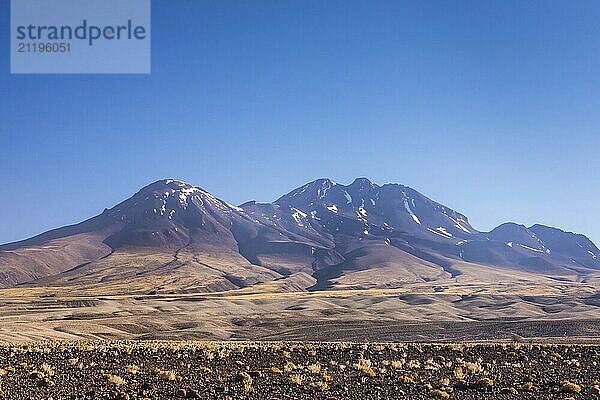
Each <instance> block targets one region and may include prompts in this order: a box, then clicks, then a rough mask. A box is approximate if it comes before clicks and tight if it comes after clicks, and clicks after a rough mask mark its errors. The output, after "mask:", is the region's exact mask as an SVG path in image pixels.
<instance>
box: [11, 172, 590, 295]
mask: <svg viewBox="0 0 600 400" xmlns="http://www.w3.org/2000/svg"><path fill="white" fill-rule="evenodd" d="M478 270H486V271H489V270H494V271H496V273H497V274H500V275H502V276H506V277H510V276H511V273H512V272H515V273H517V272H518V273H519V274H536V275H541V276H548V277H552V278H557V277H558V278H560V279H584V277H585V276H586V275H589V274H594V273H596V274H597V273H598V271H599V270H600V251H599V250H598V248H597V247H596V246H595V245H594V244H593V243H592V242H591V241H590V240H589V239H588V238H586V237H585V236H583V235H578V234H573V233H568V232H564V231H562V230H560V229H557V228H550V227H547V226H543V225H534V226H532V227H529V228H527V227H525V226H522V225H517V224H514V223H506V224H503V225H501V226H499V227H497V228H495V229H493V230H492V231H491V232H480V231H477V230H476V229H475V228H473V226H471V224H470V223H469V220H468V218H467V217H466V216H465V215H463V214H461V213H459V212H457V211H454V210H452V209H450V208H448V207H446V206H444V205H442V204H440V203H437V202H435V201H433V200H431V199H429V198H428V197H426V196H424V195H423V194H421V193H419V192H417V191H416V190H414V189H412V188H410V187H408V186H403V185H399V184H385V185H378V184H375V183H373V182H371V181H370V180H369V179H367V178H358V179H356V180H355V181H354V182H352V183H351V184H349V185H342V184H338V183H336V182H334V181H332V180H331V179H326V178H324V179H318V180H315V181H313V182H310V183H307V184H305V185H303V186H301V187H299V188H297V189H295V190H292V191H291V192H289V193H288V194H285V195H284V196H282V197H280V198H279V199H277V200H276V201H274V202H273V203H257V202H247V203H245V204H243V205H241V206H239V207H237V206H233V205H231V204H229V203H227V202H225V201H223V200H220V199H218V198H217V197H215V196H213V195H212V194H210V193H209V192H207V191H206V190H203V189H202V188H200V187H196V186H193V185H190V184H188V183H186V182H183V181H180V180H176V179H165V180H160V181H157V182H154V183H152V184H150V185H148V186H146V187H144V188H142V189H141V190H140V191H138V192H137V193H136V194H134V195H133V196H132V197H131V198H129V199H127V200H125V201H123V202H122V203H120V204H118V205H116V206H114V207H112V208H110V209H107V210H105V211H104V212H103V213H101V214H100V215H98V216H96V217H93V218H91V219H89V220H86V221H84V222H81V223H80V224H77V225H72V226H68V227H64V228H59V229H55V230H52V231H49V232H46V233H43V234H41V235H38V236H36V237H33V238H31V239H27V240H24V241H21V242H16V243H10V244H6V245H3V246H0V285H2V286H5V287H8V286H13V285H17V284H29V285H70V284H75V283H78V284H86V285H108V284H109V283H110V282H113V281H119V280H124V279H128V280H130V281H131V290H132V291H134V292H135V291H148V290H152V291H175V292H181V291H214V290H228V289H234V288H243V287H248V286H253V285H257V284H272V285H274V287H276V290H317V289H328V288H356V287H398V286H401V285H402V284H403V283H414V282H439V283H443V282H444V281H448V280H452V279H457V277H458V276H461V275H464V274H476V273H477V271H478ZM507 279H508V278H507Z"/></svg>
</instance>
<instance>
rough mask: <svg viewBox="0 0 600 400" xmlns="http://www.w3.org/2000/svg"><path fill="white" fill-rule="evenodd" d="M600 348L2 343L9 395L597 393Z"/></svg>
mask: <svg viewBox="0 0 600 400" xmlns="http://www.w3.org/2000/svg"><path fill="white" fill-rule="evenodd" d="M599 357H600V348H599V347H598V346H582V345H560V346H557V345H524V344H515V343H513V344H485V345H484V344H477V345H465V344H446V345H424V344H389V343H382V344H377V343H371V344H360V343H349V342H339V343H294V342H270V343H264V342H263V343H257V342H193V341H186V342H181V341H175V342H130V341H121V342H107V341H103V342H70V343H63V342H45V343H41V344H40V343H38V344H28V345H3V346H0V382H1V383H0V385H1V386H0V387H1V389H2V393H3V396H6V397H7V398H10V399H32V398H33V399H49V398H52V399H115V400H116V399H182V398H200V399H272V400H275V399H328V400H334V399H384V398H385V399H392V398H393V399H448V398H452V399H514V398H519V399H589V398H596V397H597V396H598V394H599V393H600V387H599V386H598V385H599V384H600V382H599V381H598V374H599V373H600V366H599V365H598V359H599Z"/></svg>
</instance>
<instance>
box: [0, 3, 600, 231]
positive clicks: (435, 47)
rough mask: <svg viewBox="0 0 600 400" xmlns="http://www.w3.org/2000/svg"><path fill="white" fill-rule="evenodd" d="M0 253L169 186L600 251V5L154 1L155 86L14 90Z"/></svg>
mask: <svg viewBox="0 0 600 400" xmlns="http://www.w3.org/2000/svg"><path fill="white" fill-rule="evenodd" d="M8 24H9V7H8V1H7V0H1V1H0V39H1V40H0V54H2V57H0V121H1V122H0V138H1V139H2V140H1V146H0V182H1V185H0V187H1V189H0V221H2V223H1V224H0V242H2V243H4V242H8V241H13V240H17V239H22V238H25V237H28V236H31V235H34V234H37V233H40V232H42V231H44V230H47V229H50V228H54V227H58V226H61V225H65V224H70V223H74V222H78V221H81V220H83V219H85V218H88V217H91V216H93V215H95V214H97V213H99V212H101V211H102V210H103V208H104V207H111V206H113V205H114V204H116V203H117V202H119V201H121V200H123V199H125V198H127V197H129V196H130V195H131V194H133V193H134V192H135V191H137V190H138V189H139V188H140V187H142V186H144V185H145V184H147V183H149V182H151V181H154V180H157V179H160V178H165V177H174V178H180V179H184V180H187V181H189V182H190V183H193V184H196V185H199V186H202V187H204V188H205V189H207V190H209V191H211V192H212V193H214V194H215V195H217V196H219V197H221V198H223V199H225V200H227V201H229V202H231V203H241V202H243V201H246V200H250V199H256V200H259V201H271V200H274V199H275V198H277V197H278V196H279V195H281V194H283V193H285V192H287V191H289V190H291V189H293V188H295V187H297V186H300V185H302V184H303V183H305V182H307V181H310V180H313V179H316V178H319V177H330V178H332V179H334V180H336V181H338V182H340V183H350V182H351V181H352V180H353V179H354V178H355V177H358V176H366V177H369V178H371V179H372V180H374V181H375V182H377V183H380V184H382V183H386V182H399V183H403V184H406V185H409V186H412V187H414V188H415V189H417V190H419V191H421V192H423V193H424V194H425V195H427V196H429V197H432V198H433V199H435V200H438V201H440V202H442V203H444V204H446V205H448V206H450V207H452V208H454V209H456V210H458V211H461V212H463V213H465V214H466V215H467V216H468V217H469V218H470V220H471V223H472V224H473V225H474V226H475V227H476V228H478V229H480V230H488V229H491V228H493V227H494V226H495V225H498V224H500V223H501V222H504V221H515V222H519V223H525V224H533V223H537V222H539V223H544V224H548V225H553V226H558V227H561V228H564V229H567V230H572V231H577V232H582V233H585V234H587V235H589V236H590V237H591V238H592V240H595V241H596V243H600V213H599V210H598V198H600V185H599V182H600V179H599V178H600V157H599V153H598V149H599V145H600V2H598V1H595V0H590V1H566V0H565V1H561V2H558V1H549V0H539V1H522V0H518V1H509V0H503V1H481V0H473V1H446V0H440V1H422V0H419V1H416V0H415V1H412V2H404V1H390V2H376V1H366V0H365V1H361V2H354V1H331V0H327V1H308V0H307V1H287V0H285V1H281V0H277V1H254V0H252V1H236V2H232V1H223V0H215V1H195V0H186V1H183V0H168V1H167V0H154V1H153V19H152V74H151V75H148V76H132V75H97V76H93V75H83V76H76V75H14V76H11V75H9V59H8V53H9V51H8V41H9V31H8V29H9V28H8Z"/></svg>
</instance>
